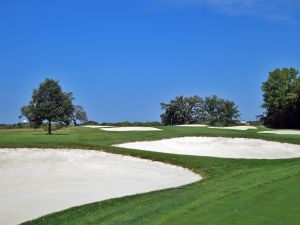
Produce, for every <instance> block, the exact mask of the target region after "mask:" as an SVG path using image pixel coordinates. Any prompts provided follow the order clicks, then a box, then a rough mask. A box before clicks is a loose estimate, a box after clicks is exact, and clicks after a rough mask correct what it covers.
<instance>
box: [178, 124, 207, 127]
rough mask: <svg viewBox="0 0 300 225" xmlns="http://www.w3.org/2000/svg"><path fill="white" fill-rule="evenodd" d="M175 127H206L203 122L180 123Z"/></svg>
mask: <svg viewBox="0 0 300 225" xmlns="http://www.w3.org/2000/svg"><path fill="white" fill-rule="evenodd" d="M176 126H177V127H207V125H205V124H182V125H176Z"/></svg>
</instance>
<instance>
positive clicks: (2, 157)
mask: <svg viewBox="0 0 300 225" xmlns="http://www.w3.org/2000/svg"><path fill="white" fill-rule="evenodd" d="M0 177H1V182H0V202H1V204H0V224H1V225H2V224H3V225H11V224H18V223H21V222H24V221H26V220H30V219H33V218H36V217H40V216H42V215H45V214H48V213H51V212H55V211H59V210H63V209H66V208H69V207H72V206H77V205H82V204H86V203H90V202H95V201H101V200H104V199H110V198H115V197H120V196H125V195H132V194H136V193H143V192H149V191H153V190H160V189H165V188H171V187H178V186H182V185H185V184H188V183H191V182H195V181H198V180H200V179H201V177H200V176H199V175H197V174H195V173H193V172H191V171H189V170H187V169H184V168H181V167H177V166H172V165H168V164H164V163H160V162H153V161H150V160H144V159H138V158H133V157H127V156H120V155H115V154H108V153H104V152H97V151H84V150H51V149H45V150H33V149H0Z"/></svg>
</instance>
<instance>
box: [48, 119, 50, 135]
mask: <svg viewBox="0 0 300 225" xmlns="http://www.w3.org/2000/svg"><path fill="white" fill-rule="evenodd" d="M48 134H51V120H49V121H48Z"/></svg>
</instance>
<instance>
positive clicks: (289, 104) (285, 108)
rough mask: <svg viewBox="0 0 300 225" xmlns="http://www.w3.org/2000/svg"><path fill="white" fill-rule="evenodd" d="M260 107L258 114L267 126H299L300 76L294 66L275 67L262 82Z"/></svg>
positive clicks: (296, 127) (295, 127)
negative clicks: (262, 111) (261, 111)
mask: <svg viewBox="0 0 300 225" xmlns="http://www.w3.org/2000/svg"><path fill="white" fill-rule="evenodd" d="M262 91H263V101H264V103H263V104H262V108H264V109H265V112H264V113H263V114H262V115H260V116H259V118H260V120H261V121H262V122H263V124H264V125H265V126H267V127H271V128H294V129H299V128H300V77H299V71H298V70H296V69H295V68H282V69H279V68H277V69H275V70H273V71H271V72H270V73H269V76H268V79H267V81H266V82H264V83H263V84H262Z"/></svg>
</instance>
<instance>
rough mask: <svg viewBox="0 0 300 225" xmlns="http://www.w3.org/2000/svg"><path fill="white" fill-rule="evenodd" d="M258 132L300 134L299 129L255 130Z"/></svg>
mask: <svg viewBox="0 0 300 225" xmlns="http://www.w3.org/2000/svg"><path fill="white" fill-rule="evenodd" d="M257 133H259V134H288V135H300V130H268V131H260V132H257Z"/></svg>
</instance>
